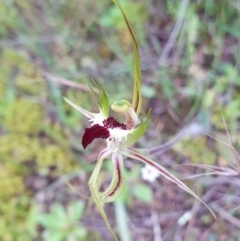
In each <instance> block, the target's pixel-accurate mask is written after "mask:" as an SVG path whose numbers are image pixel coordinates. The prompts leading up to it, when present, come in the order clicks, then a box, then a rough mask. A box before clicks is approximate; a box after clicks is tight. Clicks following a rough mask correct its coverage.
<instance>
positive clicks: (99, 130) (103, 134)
mask: <svg viewBox="0 0 240 241" xmlns="http://www.w3.org/2000/svg"><path fill="white" fill-rule="evenodd" d="M109 136H110V133H109V131H108V129H107V128H105V127H103V126H100V125H99V124H95V125H93V126H92V127H90V128H86V129H85V133H84V135H83V137H82V146H83V148H84V149H86V147H87V146H88V145H89V144H90V143H91V142H92V141H93V140H94V139H96V138H103V139H107V138H108V137H109Z"/></svg>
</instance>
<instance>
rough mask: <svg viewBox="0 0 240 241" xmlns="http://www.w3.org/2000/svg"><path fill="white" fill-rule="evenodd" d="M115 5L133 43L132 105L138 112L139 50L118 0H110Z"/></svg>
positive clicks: (139, 100) (140, 79) (139, 90)
mask: <svg viewBox="0 0 240 241" xmlns="http://www.w3.org/2000/svg"><path fill="white" fill-rule="evenodd" d="M112 1H113V2H114V3H115V5H116V6H117V7H118V8H119V10H120V11H121V13H122V15H123V18H124V21H125V23H126V25H127V28H128V31H129V33H130V36H131V39H132V45H133V57H134V60H133V61H134V88H133V102H132V106H133V108H134V110H135V112H136V113H137V115H138V114H139V112H140V110H141V106H142V94H141V85H142V76H141V63H140V57H139V51H138V45H137V41H136V39H135V37H134V34H133V31H132V29H131V26H130V24H129V21H128V19H127V17H126V15H125V13H124V11H123V9H122V7H121V5H120V4H119V2H118V0H112Z"/></svg>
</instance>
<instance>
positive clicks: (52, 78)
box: [43, 72, 99, 93]
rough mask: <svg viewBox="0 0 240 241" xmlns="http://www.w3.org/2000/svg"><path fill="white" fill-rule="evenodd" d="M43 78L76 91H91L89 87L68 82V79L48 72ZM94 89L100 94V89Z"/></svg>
mask: <svg viewBox="0 0 240 241" xmlns="http://www.w3.org/2000/svg"><path fill="white" fill-rule="evenodd" d="M43 76H44V77H45V78H46V80H48V81H53V82H56V83H58V84H61V85H65V86H68V87H72V88H76V89H80V90H84V91H91V90H90V88H89V87H88V86H87V85H83V84H79V83H76V82H73V81H71V80H68V79H65V78H63V77H59V76H56V75H53V74H50V73H47V72H44V73H43ZM92 89H93V90H94V91H95V92H97V93H99V91H98V89H96V88H94V87H92Z"/></svg>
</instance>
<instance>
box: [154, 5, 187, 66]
mask: <svg viewBox="0 0 240 241" xmlns="http://www.w3.org/2000/svg"><path fill="white" fill-rule="evenodd" d="M188 3H189V0H182V3H181V6H180V10H179V12H178V18H177V22H176V24H175V26H174V28H173V31H172V32H171V34H170V37H169V40H168V42H167V44H166V46H165V47H164V49H163V52H162V55H161V57H160V58H159V60H158V65H160V66H163V65H164V64H165V62H166V59H167V58H168V55H169V52H170V50H171V48H172V47H173V45H174V43H175V41H176V38H177V36H178V34H179V32H180V30H181V28H182V25H183V22H184V18H185V14H186V11H187V7H188Z"/></svg>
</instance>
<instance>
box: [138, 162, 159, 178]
mask: <svg viewBox="0 0 240 241" xmlns="http://www.w3.org/2000/svg"><path fill="white" fill-rule="evenodd" d="M141 173H142V179H143V180H145V181H148V182H155V181H156V179H157V178H158V177H159V176H160V173H159V171H158V170H156V169H155V168H154V167H152V166H149V165H146V166H145V167H143V168H142V169H141Z"/></svg>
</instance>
